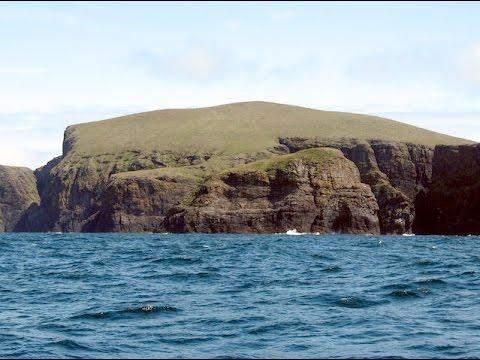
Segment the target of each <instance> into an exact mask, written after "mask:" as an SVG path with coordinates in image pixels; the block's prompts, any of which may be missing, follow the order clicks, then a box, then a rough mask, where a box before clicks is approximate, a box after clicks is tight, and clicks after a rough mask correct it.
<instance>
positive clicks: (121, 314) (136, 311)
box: [70, 305, 182, 320]
mask: <svg viewBox="0 0 480 360" xmlns="http://www.w3.org/2000/svg"><path fill="white" fill-rule="evenodd" d="M180 311H182V310H181V309H179V308H176V307H174V306H169V305H164V306H154V305H144V306H140V307H136V308H127V309H122V310H114V311H99V312H86V313H82V314H78V315H74V316H71V317H70V319H80V320H97V319H120V318H126V317H132V316H145V315H150V314H155V313H157V314H159V313H177V312H180Z"/></svg>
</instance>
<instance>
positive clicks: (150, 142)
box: [70, 101, 471, 155]
mask: <svg viewBox="0 0 480 360" xmlns="http://www.w3.org/2000/svg"><path fill="white" fill-rule="evenodd" d="M70 130H71V131H73V135H74V137H75V141H74V144H73V150H74V151H75V152H77V153H82V154H87V155H98V154H115V153H119V152H123V151H127V150H132V149H135V150H140V151H153V150H157V151H164V150H171V151H200V150H201V151H204V152H205V151H211V152H217V153H223V154H239V153H244V154H245V153H254V152H257V151H262V150H265V149H267V148H269V147H271V146H274V145H276V144H277V143H278V137H281V136H290V137H293V136H298V137H319V138H324V139H341V138H356V139H363V140H370V139H381V140H388V141H402V142H412V143H416V144H423V145H430V146H433V145H437V144H447V145H450V144H451V145H453V144H466V143H471V141H469V140H465V139H460V138H456V137H452V136H447V135H443V134H439V133H435V132H432V131H428V130H425V129H421V128H418V127H415V126H411V125H407V124H404V123H401V122H397V121H393V120H389V119H384V118H380V117H376V116H367V115H360V114H352V113H343V112H333V111H321V110H314V109H308V108H303V107H298V106H290V105H282V104H276V103H268V102H257V101H256V102H244V103H234V104H227V105H221V106H214V107H208V108H199V109H168V110H158V111H151V112H145V113H139V114H133V115H128V116H122V117H118V118H114V119H109V120H103V121H96V122H90V123H83V124H79V125H73V126H72V127H71V128H70Z"/></svg>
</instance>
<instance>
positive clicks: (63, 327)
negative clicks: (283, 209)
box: [0, 234, 480, 358]
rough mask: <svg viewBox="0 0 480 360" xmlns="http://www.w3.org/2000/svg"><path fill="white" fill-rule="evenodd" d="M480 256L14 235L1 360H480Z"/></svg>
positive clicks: (296, 239)
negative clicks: (131, 359)
mask: <svg viewBox="0 0 480 360" xmlns="http://www.w3.org/2000/svg"><path fill="white" fill-rule="evenodd" d="M479 245H480V238H478V237H455V236H454V237H439V236H430V237H423V236H415V237H401V236H400V237H391V236H388V237H387V236H384V237H378V236H346V235H345V236H334V235H331V236H286V235H268V236H261V235H198V234H197V235H194V234H192V235H161V234H152V235H139V234H128V235H127V234H4V235H1V236H0V357H31V358H34V357H96V358H98V357H100V358H101V357H137V358H139V357H386V356H393V357H452V358H456V357H480V278H479V273H480V272H479V271H480V268H479V265H480V250H479Z"/></svg>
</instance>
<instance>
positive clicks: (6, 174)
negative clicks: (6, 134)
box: [0, 166, 40, 232]
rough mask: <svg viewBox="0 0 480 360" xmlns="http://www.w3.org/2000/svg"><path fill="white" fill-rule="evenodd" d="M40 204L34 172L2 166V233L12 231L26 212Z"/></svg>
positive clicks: (0, 195) (0, 179)
mask: <svg viewBox="0 0 480 360" xmlns="http://www.w3.org/2000/svg"><path fill="white" fill-rule="evenodd" d="M39 202H40V198H39V196H38V192H37V185H36V179H35V176H34V174H33V171H32V170H30V169H28V168H23V167H13V166H0V231H2V232H3V231H12V230H14V228H15V226H16V224H17V223H18V222H19V221H20V219H21V218H22V217H23V215H24V214H25V212H26V211H28V209H30V208H31V207H32V206H35V205H36V204H38V203H39Z"/></svg>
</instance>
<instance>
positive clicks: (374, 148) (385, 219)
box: [280, 138, 433, 234]
mask: <svg viewBox="0 0 480 360" xmlns="http://www.w3.org/2000/svg"><path fill="white" fill-rule="evenodd" d="M280 142H281V143H282V144H284V145H286V146H287V147H288V148H289V149H290V150H291V151H299V150H301V149H306V148H312V147H318V146H329V147H333V148H337V149H339V150H341V151H342V152H343V154H344V155H345V157H347V158H348V159H350V160H351V161H353V162H354V163H355V165H356V166H357V168H358V170H359V172H360V175H361V180H362V182H363V183H365V184H368V185H369V186H370V187H371V189H372V192H373V194H374V195H375V198H376V200H377V203H378V206H379V215H378V216H379V221H380V229H381V232H382V233H383V234H403V233H409V232H411V231H412V225H413V220H414V218H415V205H414V203H415V199H416V197H417V195H418V193H419V192H421V191H425V188H427V187H428V186H429V183H430V179H431V173H432V157H433V150H432V149H431V148H429V147H427V146H425V145H415V144H404V143H395V142H385V141H379V140H375V141H369V142H367V141H358V140H342V141H325V140H321V139H306V138H281V139H280Z"/></svg>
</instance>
